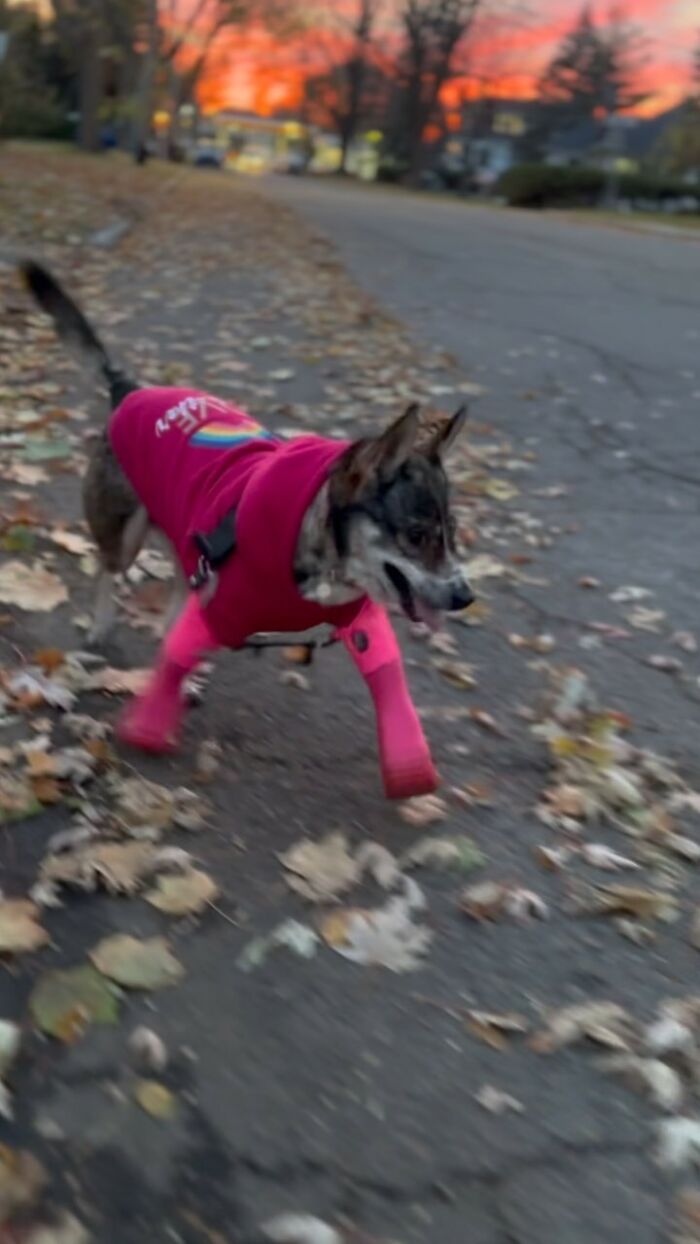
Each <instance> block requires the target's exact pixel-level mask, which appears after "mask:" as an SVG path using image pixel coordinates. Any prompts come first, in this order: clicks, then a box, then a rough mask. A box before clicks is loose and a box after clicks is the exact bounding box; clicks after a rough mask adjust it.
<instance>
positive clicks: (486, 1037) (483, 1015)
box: [466, 1010, 530, 1050]
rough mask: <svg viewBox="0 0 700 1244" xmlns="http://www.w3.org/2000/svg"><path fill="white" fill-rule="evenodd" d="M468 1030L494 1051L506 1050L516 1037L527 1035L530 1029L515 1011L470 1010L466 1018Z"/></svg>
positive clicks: (521, 1016)
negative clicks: (510, 1041)
mask: <svg viewBox="0 0 700 1244" xmlns="http://www.w3.org/2000/svg"><path fill="white" fill-rule="evenodd" d="M466 1025H467V1030H468V1031H469V1032H470V1033H471V1034H472V1036H474V1037H478V1038H479V1040H480V1041H483V1042H484V1044H485V1045H488V1046H490V1047H491V1049H492V1050H505V1049H507V1048H508V1042H509V1040H510V1038H511V1037H513V1036H515V1035H522V1034H523V1033H526V1032H527V1031H528V1029H529V1027H530V1025H529V1024H528V1021H527V1020H526V1019H525V1017H524V1016H523V1015H518V1014H517V1013H516V1012H515V1011H505V1012H499V1011H479V1010H470V1011H468V1012H467V1016H466Z"/></svg>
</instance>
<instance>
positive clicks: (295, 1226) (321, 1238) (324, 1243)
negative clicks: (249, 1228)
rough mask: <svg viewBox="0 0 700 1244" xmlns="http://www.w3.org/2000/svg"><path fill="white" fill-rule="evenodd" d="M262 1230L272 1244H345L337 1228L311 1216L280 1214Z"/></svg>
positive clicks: (263, 1226)
mask: <svg viewBox="0 0 700 1244" xmlns="http://www.w3.org/2000/svg"><path fill="white" fill-rule="evenodd" d="M260 1230H261V1232H262V1234H263V1235H264V1236H265V1238H266V1239H268V1240H271V1241H272V1244H344V1241H343V1237H342V1235H341V1234H340V1232H339V1231H336V1229H335V1227H329V1225H328V1223H327V1222H322V1221H321V1219H320V1218H314V1217H312V1215H311V1214H279V1215H278V1217H277V1218H270V1219H269V1221H268V1222H265V1223H263V1224H262V1225H261V1227H260Z"/></svg>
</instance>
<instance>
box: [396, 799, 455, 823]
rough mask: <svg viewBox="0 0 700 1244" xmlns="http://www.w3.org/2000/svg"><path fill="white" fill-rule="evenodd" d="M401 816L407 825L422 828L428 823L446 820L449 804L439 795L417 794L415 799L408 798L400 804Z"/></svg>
mask: <svg viewBox="0 0 700 1244" xmlns="http://www.w3.org/2000/svg"><path fill="white" fill-rule="evenodd" d="M399 816H400V817H401V820H402V821H405V822H406V824H407V825H413V826H415V827H416V828H417V829H422V828H423V827H424V826H426V825H434V824H435V822H436V821H444V819H445V817H446V816H447V804H446V803H445V800H444V799H441V798H440V796H439V795H417V796H416V798H415V799H407V800H405V802H404V803H402V804H401V805H400V807H399Z"/></svg>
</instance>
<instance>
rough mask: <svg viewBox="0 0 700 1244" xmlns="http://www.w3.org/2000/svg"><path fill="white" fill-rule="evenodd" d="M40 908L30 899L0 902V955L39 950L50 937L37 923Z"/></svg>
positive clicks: (12, 899) (11, 899)
mask: <svg viewBox="0 0 700 1244" xmlns="http://www.w3.org/2000/svg"><path fill="white" fill-rule="evenodd" d="M38 915H39V908H38V907H37V905H36V903H32V902H30V900H29V899H22V898H8V899H4V900H3V901H0V954H2V955H17V954H24V953H26V952H28V951H32V950H39V949H40V948H41V947H42V946H45V945H46V943H47V942H48V941H50V940H51V939H50V935H49V934H48V933H47V931H46V929H43V928H42V927H41V925H40V924H39V923H38V922H37V916H38Z"/></svg>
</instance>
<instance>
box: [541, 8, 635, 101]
mask: <svg viewBox="0 0 700 1244" xmlns="http://www.w3.org/2000/svg"><path fill="white" fill-rule="evenodd" d="M643 57H644V49H643V45H642V41H641V40H640V37H639V35H638V33H637V32H636V30H635V29H634V28H633V27H631V26H630V25H629V23H627V22H626V21H625V20H624V18H623V17H622V16H621V14H620V13H619V12H616V11H613V12H612V13H611V14H610V18H609V21H608V23H607V25H606V26H605V27H599V26H598V25H597V24H596V21H595V18H594V16H593V12H592V10H591V9H590V8H589V7H588V6H586V7H585V8H583V9H582V10H581V13H580V16H579V19H578V21H577V23H576V25H575V26H574V28H573V30H571V31H570V33H569V34H568V35H566V36H565V37H564V39H563V41H562V43H561V45H560V47H559V48H558V50H557V51H556V53H555V55H554V57H553V59H552V60H551V61H550V64H549V65H548V67H547V69H546V70H545V72H544V74H543V75H542V77H541V79H540V90H539V98H540V101H541V103H542V104H543V105H544V107H545V108H546V109H547V111H548V113H549V117H550V120H551V123H552V125H556V126H566V125H573V124H575V123H577V122H579V121H583V120H590V119H592V118H594V117H596V116H599V117H601V116H610V115H612V114H615V113H618V112H624V111H626V110H627V109H629V108H633V107H634V106H635V104H638V103H640V102H641V100H642V99H643V98H644V96H643V94H640V92H639V90H638V88H637V84H636V83H637V75H638V73H639V70H640V68H641V64H642V61H643Z"/></svg>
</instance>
